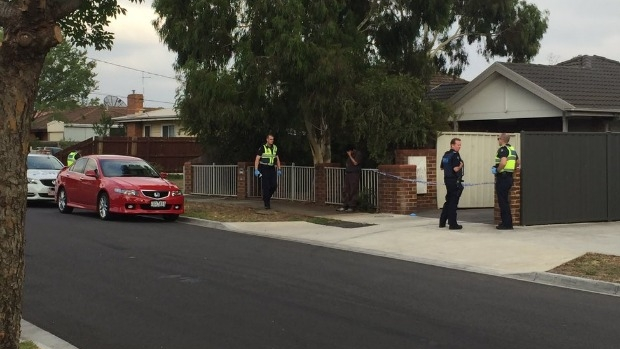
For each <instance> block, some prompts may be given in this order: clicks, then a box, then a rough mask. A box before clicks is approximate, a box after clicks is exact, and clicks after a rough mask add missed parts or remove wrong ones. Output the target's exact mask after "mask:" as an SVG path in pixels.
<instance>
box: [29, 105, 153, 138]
mask: <svg viewBox="0 0 620 349" xmlns="http://www.w3.org/2000/svg"><path fill="white" fill-rule="evenodd" d="M127 101H128V103H127V106H105V105H103V106H87V107H80V108H77V109H74V110H69V111H63V112H42V113H39V114H38V115H37V116H36V117H35V119H34V120H32V123H31V126H30V134H31V139H33V140H40V141H56V142H57V141H73V142H79V141H83V140H85V139H89V138H92V137H93V136H95V131H94V130H93V124H97V123H99V122H100V121H101V117H102V116H103V115H107V116H109V117H111V118H115V117H119V116H123V115H127V114H134V113H136V112H143V111H145V109H144V107H143V97H142V95H141V94H130V95H128V96H127ZM155 109H156V108H149V109H147V110H149V111H150V110H155ZM121 127H122V126H121V125H113V126H112V130H111V134H112V135H114V133H115V132H114V130H115V129H118V130H121ZM123 132H124V131H123Z"/></svg>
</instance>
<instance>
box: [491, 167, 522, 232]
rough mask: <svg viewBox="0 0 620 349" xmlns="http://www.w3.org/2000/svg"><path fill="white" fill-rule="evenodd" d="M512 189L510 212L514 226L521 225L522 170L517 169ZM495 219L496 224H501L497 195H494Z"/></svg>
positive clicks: (513, 177) (513, 176)
mask: <svg viewBox="0 0 620 349" xmlns="http://www.w3.org/2000/svg"><path fill="white" fill-rule="evenodd" d="M512 181H513V184H512V188H511V189H510V212H511V213H512V224H513V225H521V170H519V169H517V170H515V172H514V173H513V175H512ZM493 217H494V220H495V224H499V223H501V221H502V219H501V214H500V211H499V205H498V203H497V195H496V194H495V195H494V207H493Z"/></svg>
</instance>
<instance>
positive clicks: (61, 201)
mask: <svg viewBox="0 0 620 349" xmlns="http://www.w3.org/2000/svg"><path fill="white" fill-rule="evenodd" d="M57 200H58V211H60V213H71V212H73V207H69V206H68V205H67V191H65V188H60V190H58V198H57Z"/></svg>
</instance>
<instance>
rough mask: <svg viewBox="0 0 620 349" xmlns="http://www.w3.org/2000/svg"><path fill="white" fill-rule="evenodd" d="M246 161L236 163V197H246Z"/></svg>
mask: <svg viewBox="0 0 620 349" xmlns="http://www.w3.org/2000/svg"><path fill="white" fill-rule="evenodd" d="M247 172H248V163H247V162H238V163H237V199H247V197H248V188H247V183H248V180H247V179H248V174H247Z"/></svg>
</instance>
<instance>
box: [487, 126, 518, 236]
mask: <svg viewBox="0 0 620 349" xmlns="http://www.w3.org/2000/svg"><path fill="white" fill-rule="evenodd" d="M497 141H498V143H499V149H498V150H497V155H496V156H495V166H493V167H491V173H493V174H494V175H495V193H496V194H497V203H498V204H499V210H500V215H501V218H502V222H501V223H500V224H499V225H498V226H497V227H495V228H497V229H500V230H509V229H512V213H511V212H510V188H512V174H513V172H514V171H515V169H516V168H517V162H518V161H519V155H517V151H516V150H515V148H514V147H513V146H512V145H510V144H509V143H508V142H509V141H510V136H509V135H507V134H505V133H502V134H501V135H500V136H499V137H497Z"/></svg>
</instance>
